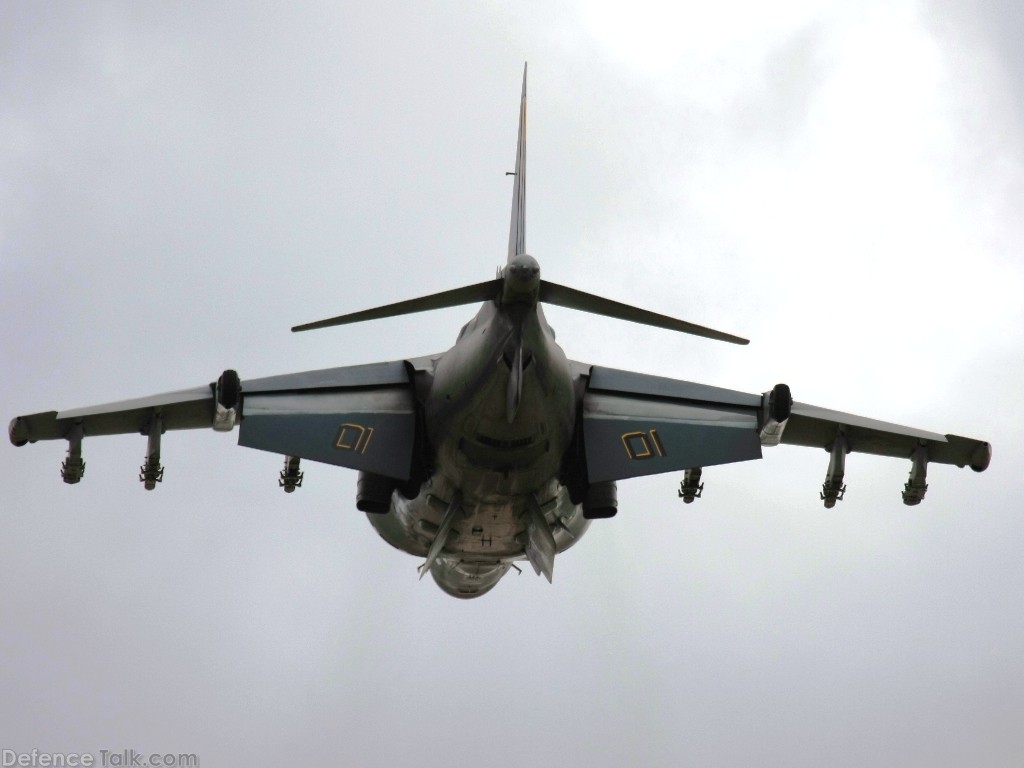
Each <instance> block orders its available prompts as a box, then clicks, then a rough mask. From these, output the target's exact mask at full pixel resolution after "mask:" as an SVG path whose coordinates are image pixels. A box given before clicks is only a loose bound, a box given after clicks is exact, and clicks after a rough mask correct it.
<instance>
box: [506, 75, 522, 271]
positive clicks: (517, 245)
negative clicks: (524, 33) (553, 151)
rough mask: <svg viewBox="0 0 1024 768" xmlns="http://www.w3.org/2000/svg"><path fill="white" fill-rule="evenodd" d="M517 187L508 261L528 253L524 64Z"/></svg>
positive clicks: (517, 151)
mask: <svg viewBox="0 0 1024 768" xmlns="http://www.w3.org/2000/svg"><path fill="white" fill-rule="evenodd" d="M515 179H516V183H515V187H514V188H513V190H512V223H511V225H510V226H509V232H508V260H509V261H510V262H511V261H512V259H513V258H514V257H515V256H516V254H520V253H526V65H525V64H523V95H522V100H521V101H520V102H519V141H518V142H517V143H516V170H515Z"/></svg>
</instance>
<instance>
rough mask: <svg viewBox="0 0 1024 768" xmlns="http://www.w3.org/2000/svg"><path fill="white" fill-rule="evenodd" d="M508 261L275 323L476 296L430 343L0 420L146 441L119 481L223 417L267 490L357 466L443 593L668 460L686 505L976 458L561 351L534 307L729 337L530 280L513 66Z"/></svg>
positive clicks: (835, 487) (70, 474)
mask: <svg viewBox="0 0 1024 768" xmlns="http://www.w3.org/2000/svg"><path fill="white" fill-rule="evenodd" d="M513 175H514V185H513V186H514V189H513V196H512V218H511V226H510V232H509V244H508V259H507V263H506V265H505V267H504V268H503V269H501V270H500V271H499V273H498V276H497V277H496V278H495V279H493V280H488V281H486V282H482V283H477V284H475V285H469V286H465V287H463V288H456V289H454V290H449V291H443V292H441V293H437V294H433V295H430V296H424V297H420V298H416V299H411V300H408V301H401V302H398V303H396V304H390V305H388V306H384V307H377V308H375V309H368V310H365V311H362V312H355V313H351V314H345V315H341V316H339V317H334V318H331V319H328V320H320V321H318V322H313V323H308V324H306V325H300V326H297V327H295V328H293V329H292V330H293V331H308V330H312V329H315V328H327V327H330V326H336V325H343V324H347V323H356V322H362V321H365V320H373V319H377V318H384V317H392V316H395V315H403V314H408V313H412V312H421V311H425V310H429V309H438V308H441V307H452V306H458V305H463V304H475V303H478V302H482V306H481V307H480V309H479V311H478V312H477V313H476V315H475V316H474V317H473V319H472V320H470V321H469V322H468V323H466V325H464V326H463V328H462V330H461V331H460V332H459V335H458V338H457V340H456V342H455V345H454V346H453V347H452V348H451V349H449V350H448V351H447V352H444V353H442V354H439V355H434V356H428V357H421V358H415V359H410V360H397V361H392V362H384V363H372V364H368V365H355V366H345V367H341V368H330V369H326V370H318V371H307V372H303V373H293V374H286V375H282V376H271V377H269V378H260V379H253V380H244V381H242V380H240V379H239V377H238V374H237V373H235V371H232V370H228V371H224V372H223V374H221V375H220V377H219V378H218V379H217V381H215V382H213V383H210V384H207V385H203V386H199V387H196V388H194V389H188V390H183V391H179V392H171V393H167V394H162V395H155V396H152V397H145V398H141V399H137V400H128V401H123V402H118V403H111V404H108V405H101V406H95V407H90V408H79V409H73V410H67V411H48V412H44V413H36V414H32V415H28V416H19V417H17V418H15V419H14V420H13V421H12V422H11V423H10V427H9V434H10V439H11V442H12V443H14V445H17V446H21V445H24V444H26V443H29V442H36V441H37V440H66V441H67V442H68V449H67V457H66V458H65V460H64V462H63V464H62V467H61V474H62V476H63V478H64V482H66V483H77V482H79V481H80V480H81V479H82V476H83V473H84V470H85V463H84V461H83V459H82V442H83V439H84V438H85V437H95V436H100V435H111V434H129V433H139V434H142V435H145V436H146V437H147V439H148V445H147V449H146V456H145V463H144V464H143V465H142V467H141V470H140V474H139V479H140V480H141V481H142V482H143V483H144V485H145V487H146V488H147V489H149V490H152V489H153V488H155V487H156V486H157V484H158V483H160V482H161V481H162V479H163V467H162V466H161V464H160V441H161V436H162V435H163V433H164V432H165V431H167V430H176V429H195V428H211V427H212V428H213V429H214V430H217V431H231V430H232V429H233V428H234V427H235V426H238V428H239V437H238V442H239V444H240V445H244V446H248V447H250V448H258V449H261V450H265V451H271V452H274V453H279V454H283V455H284V457H285V458H284V468H283V469H282V470H281V473H280V477H279V484H280V486H281V487H282V488H283V489H284V490H285V491H287V492H289V493H290V492H293V491H294V490H295V489H296V488H299V487H300V486H301V485H302V480H303V472H302V470H301V468H300V461H301V460H302V459H307V460H311V461H319V462H324V463H327V464H335V465H338V466H342V467H349V468H351V469H355V470H358V471H359V478H358V485H357V493H356V507H357V508H358V509H359V510H361V511H363V512H364V513H366V514H367V517H368V518H369V520H370V522H371V524H372V525H373V526H374V528H376V530H377V532H378V533H379V534H380V535H381V537H382V538H383V539H384V540H385V541H387V542H388V543H389V544H391V545H392V546H394V547H396V548H398V549H400V550H403V551H405V552H408V553H409V554H411V555H415V556H417V557H420V558H422V559H423V562H422V564H421V565H420V567H419V572H420V577H421V578H422V576H423V574H425V573H427V572H429V573H430V574H431V575H432V576H433V578H434V580H435V581H436V583H437V584H438V586H440V587H441V589H442V590H444V591H445V592H447V593H448V594H450V595H453V596H455V597H459V598H472V597H478V596H480V595H483V594H484V593H486V592H488V591H489V590H491V589H492V588H493V587H494V586H495V584H497V583H498V581H499V580H500V579H501V577H502V576H504V575H505V574H506V573H507V572H508V571H509V570H510V569H512V568H516V569H518V566H517V565H516V562H517V561H522V560H527V561H529V563H530V564H531V565H532V566H533V568H534V569H535V570H536V571H537V573H538V574H540V573H542V574H544V576H546V577H547V579H548V580H549V581H550V580H551V577H552V572H553V568H554V559H555V555H556V554H557V553H560V552H562V551H564V550H566V549H568V548H569V547H570V546H572V545H573V544H574V543H575V542H576V541H578V540H579V539H580V537H581V536H583V534H584V533H585V532H586V531H587V528H588V526H589V525H590V522H591V520H593V519H595V518H608V517H612V516H614V515H615V513H616V510H617V506H618V504H617V497H616V481H618V480H624V479H627V478H631V477H638V476H641V475H651V474H656V473H661V472H674V471H680V472H683V473H684V474H683V479H682V482H681V483H680V488H679V496H680V497H681V498H682V500H683V501H684V502H686V503H691V502H693V501H694V500H695V499H697V498H699V497H700V495H701V492H702V490H703V487H704V486H703V484H702V483H701V472H702V469H703V468H704V467H707V466H712V465H718V464H728V463H731V462H737V461H747V460H750V459H759V458H761V450H762V448H763V447H764V446H774V445H778V444H779V443H787V444H792V445H804V446H811V447H817V448H824V449H825V450H826V451H827V452H828V454H829V462H828V470H827V472H826V475H825V482H824V484H823V485H822V489H821V494H820V498H821V500H822V501H823V502H824V504H825V506H826V507H833V506H834V505H835V504H836V502H837V501H839V500H841V499H842V498H843V494H844V493H845V490H846V486H845V485H844V484H843V479H844V472H845V458H846V455H847V454H848V453H850V452H851V451H860V452H864V453H872V454H878V455H882V456H895V457H901V458H904V459H907V460H909V461H910V467H911V468H910V477H909V479H908V481H907V483H906V485H905V486H904V489H903V501H904V503H905V504H909V505H914V504H918V503H920V502H921V500H922V499H923V498H924V495H925V491H926V490H927V487H928V486H927V483H926V472H927V467H928V464H929V463H940V464H955V465H957V466H960V467H963V466H970V467H971V468H972V469H973V470H975V471H977V472H981V471H983V470H984V469H985V468H986V467H987V466H988V464H989V461H990V459H991V455H992V450H991V447H990V446H989V444H988V443H986V442H983V441H980V440H972V439H968V438H964V437H958V436H956V435H941V434H936V433H934V432H927V431H924V430H921V429H913V428H909V427H902V426H898V425H895V424H887V423H884V422H881V421H876V420H873V419H868V418H864V417H862V416H854V415H852V414H847V413H839V412H837V411H831V410H825V409H823V408H818V407H815V406H812V405H806V404H804V403H799V402H793V400H792V398H791V396H790V390H789V387H787V386H786V385H784V384H778V385H776V386H775V387H773V388H772V389H771V390H770V391H767V392H764V393H760V394H747V393H744V392H735V391H732V390H727V389H721V388H718V387H711V386H707V385H704V384H697V383H693V382H689V381H679V380H675V379H669V378H662V377H658V376H650V375H646V374H641V373H634V372H630V371H624V370H617V369H614V368H605V367H603V366H598V365H589V364H584V363H579V362H575V361H572V360H568V359H567V358H566V356H565V353H564V352H563V351H562V349H561V347H559V345H558V344H557V343H556V342H555V334H554V331H552V329H551V327H550V326H549V325H548V324H547V321H546V320H545V318H544V311H543V308H542V305H543V304H545V303H546V304H556V305H559V306H562V307H570V308H573V309H577V310H582V311H585V312H592V313H596V314H600V315H606V316H610V317H613V318H618V319H621V320H629V321H632V322H635V323H643V324H646V325H651V326H656V327H658V328H664V329H668V330H673V331H679V332H682V333H689V334H695V335H697V336H703V337H705V338H709V339H716V340H720V341H726V342H731V343H734V344H746V343H747V340H746V339H742V338H739V337H737V336H732V335H730V334H727V333H722V332H720V331H716V330H712V329H710V328H705V327H703V326H699V325H695V324H693V323H688V322H684V321H682V320H677V319H674V318H671V317H666V316H664V315H660V314H657V313H654V312H650V311H647V310H643V309H640V308H637V307H633V306H629V305H626V304H622V303H619V302H615V301H612V300H609V299H606V298H602V297H599V296H595V295H592V294H587V293H583V292H581V291H577V290H574V289H572V288H568V287H565V286H563V285H559V284H557V283H552V282H548V281H547V280H544V279H542V278H541V274H540V266H539V264H538V263H537V261H536V259H534V258H533V257H532V256H529V255H528V254H527V253H526V248H525V212H526V71H525V68H524V71H523V90H522V97H521V102H520V112H519V138H518V143H517V148H516V163H515V171H514V172H513Z"/></svg>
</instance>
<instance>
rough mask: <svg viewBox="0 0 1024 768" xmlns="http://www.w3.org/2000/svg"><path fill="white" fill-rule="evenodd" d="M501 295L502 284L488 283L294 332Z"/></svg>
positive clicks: (497, 282) (444, 307)
mask: <svg viewBox="0 0 1024 768" xmlns="http://www.w3.org/2000/svg"><path fill="white" fill-rule="evenodd" d="M500 292H501V280H500V279H498V280H488V281H487V282H485V283H476V284H475V285H467V286H464V287H462V288H453V289H452V290H450V291H441V292H440V293H432V294H430V295H429V296H420V297H419V298H417V299H408V300H406V301H398V302H395V303H394V304H387V305H385V306H383V307H374V308H373V309H364V310H362V311H360V312H350V313H349V314H347V315H338V316H337V317H332V318H329V319H327V320H317V321H316V322H313V323H305V324H304V325H296V326H295V327H294V328H292V331H313V330H316V329H317V328H331V327H333V326H335V325H348V324H349V323H361V322H363V321H365V320H380V319H381V318H384V317H397V316H398V315H411V314H413V313H415V312H426V311H428V310H431V309H446V308H448V307H460V306H462V305H463V304H476V303H479V302H481V301H489V300H490V299H493V298H495V297H496V296H498V294H499V293H500Z"/></svg>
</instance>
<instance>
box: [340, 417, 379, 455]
mask: <svg viewBox="0 0 1024 768" xmlns="http://www.w3.org/2000/svg"><path fill="white" fill-rule="evenodd" d="M353 438H355V439H354V441H353ZM371 438H373V427H364V426H363V425H362V424H342V425H341V430H340V431H339V432H338V439H337V440H336V441H335V443H334V446H335V447H336V448H341V449H342V450H343V451H355V452H356V453H366V449H367V448H368V447H369V446H370V440H371Z"/></svg>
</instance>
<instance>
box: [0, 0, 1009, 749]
mask: <svg viewBox="0 0 1024 768" xmlns="http://www.w3.org/2000/svg"><path fill="white" fill-rule="evenodd" d="M370 5H371V4H357V3H351V2H349V3H322V4H319V3H314V2H296V3H287V4H281V5H280V6H279V7H277V8H274V7H271V6H269V5H265V4H264V5H260V4H256V5H253V4H250V3H211V2H195V3H184V2H180V3H159V4H156V3H145V4H143V3H134V2H94V3H37V2H12V1H11V0H8V1H7V2H5V3H3V4H2V5H0V329H2V330H0V354H2V355H3V359H4V360H5V361H6V363H5V366H4V372H3V374H2V378H0V381H2V388H0V404H2V405H3V410H4V411H5V415H4V416H3V418H4V420H6V419H10V418H11V417H13V416H15V415H17V414H21V413H32V412H36V411H41V410H48V409H54V408H70V407H74V406H83V405H89V404H93V403H101V402H107V401H110V400H116V399H121V398H127V397H134V396H141V395H145V394H150V393H154V392H162V391H166V390H172V389H178V388H183V387H191V386H196V385H201V384H204V383H206V382H209V381H212V380H213V379H215V378H216V377H217V376H218V375H219V374H220V372H221V371H222V370H223V369H225V368H228V367H234V368H237V370H238V371H239V373H240V374H241V376H242V378H243V380H244V379H245V378H246V377H256V376H264V375H270V374H274V373H285V372H290V371H299V370H308V369H314V368H321V367H328V366H335V365H348V364H356V363H363V362H371V361H377V360H395V359H402V358H404V357H407V356H418V355H424V354H428V353H433V352H439V351H442V350H444V349H446V348H448V347H449V346H450V345H451V343H452V342H453V341H454V338H455V335H456V333H457V332H458V329H459V327H460V326H461V324H462V323H463V322H465V320H466V319H468V318H469V317H470V316H471V314H472V312H473V311H474V310H473V309H472V308H468V307H467V308H461V309H454V310H445V311H442V312H436V313H431V314H428V315H421V316H415V317H405V318H396V319H390V320H384V321H380V322H377V323H371V324H367V325H364V326H350V327H346V328H338V329H332V330H325V331H319V332H315V333H308V334H301V335H293V334H291V333H289V328H290V326H292V325H294V324H297V323H300V322H305V321H310V320H315V319H319V318H322V317H329V316H333V315H336V314H339V313H341V312H345V311H351V310H356V309H361V308H364V307H368V306H373V305H376V304H383V303H388V302H391V301H396V300H399V299H403V298H409V297H412V296H417V295H421V294H426V293H431V292H434V291H440V290H443V289H446V288H451V287H455V286H460V285H465V284H469V283H474V282H479V281H481V280H485V279H488V278H490V277H492V276H493V274H494V269H495V267H496V266H497V265H499V264H502V263H503V262H504V260H505V250H506V243H507V238H508V211H509V203H510V199H511V180H510V179H509V178H507V177H506V176H505V171H507V170H511V168H512V166H513V164H514V155H515V132H516V120H517V110H518V99H519V88H520V77H521V73H522V66H523V62H524V61H529V71H530V81H529V92H530V97H529V104H530V112H529V123H530V140H529V141H530V143H529V183H528V195H527V224H526V242H527V249H528V251H529V252H530V253H532V254H533V255H534V256H535V257H536V258H537V259H538V260H539V261H540V264H541V266H542V270H543V274H544V276H545V277H546V278H548V279H550V280H553V281H556V282H559V283H565V284H570V285H573V286H575V287H577V288H580V289H583V290H587V291H591V292H595V293H600V294H603V295H607V296H609V297H612V298H615V299H618V300H621V301H627V302H633V303H637V304H640V305H642V306H645V307H647V308H650V309H653V310H655V311H659V312H663V313H667V314H672V315H676V316H679V317H682V318H684V319H687V320H690V321H692V322H696V323H700V324H703V325H710V326H712V327H715V328H720V329H722V330H724V331H727V332H731V333H736V334H740V335H744V336H748V337H750V338H751V340H752V341H751V344H750V346H749V347H742V348H741V347H733V346H730V345H725V344H717V343H714V342H711V341H707V340H704V339H698V338H691V337H686V336H681V335H676V334H672V333H669V332H667V331H661V330H657V329H653V328H644V327H640V326H635V325H631V324H624V323H619V322H615V321H612V320H607V319H602V318H596V317H593V316H589V315H583V314H579V313H575V312H572V311H569V310H561V309H558V308H553V309H551V310H550V311H549V312H548V318H549V320H550V321H551V322H552V324H553V325H554V326H555V327H556V329H557V331H558V338H559V341H560V343H562V345H563V346H564V348H565V350H566V352H567V353H568V354H569V356H570V357H572V358H574V359H577V360H583V361H587V362H591V363H601V364H605V365H611V366H615V367H621V368H629V369H635V370H640V371H644V372H649V373H656V374H659V375H665V376H674V377H678V378H685V379H691V380H696V381H704V382H708V383H711V384H716V385H720V386H726V387H730V388H734V389H740V390H744V391H749V392H760V391H764V390H767V389H769V388H770V387H771V386H772V385H773V384H775V383H776V382H779V381H784V382H786V383H788V384H789V385H790V386H791V387H792V390H793V393H794V397H795V398H796V399H797V400H800V401H803V402H810V403H814V404H817V405H822V406H825V407H830V408H835V409H838V410H844V411H851V412H854V413H861V414H864V415H867V416H872V417H875V418H879V419H883V420H887V421H894V422H897V423H905V424H911V425H914V426H918V427H920V428H923V429H929V430H934V431H938V432H943V433H954V434H961V435H965V436H969V437H976V438H980V439H986V440H989V441H991V443H992V444H993V446H994V458H993V462H992V467H991V469H990V470H989V471H988V472H986V473H984V474H980V475H978V474H975V473H973V472H971V471H970V470H959V469H956V468H955V467H947V466H935V467H932V468H931V470H930V472H929V477H928V481H929V490H928V496H927V498H926V500H925V502H924V503H923V504H922V505H921V506H920V507H917V508H907V507H904V506H903V504H902V503H901V500H900V491H901V489H902V484H903V483H904V482H905V480H906V475H907V471H908V469H909V463H908V462H904V461H895V460H885V459H879V458H874V457H865V456H861V455H852V456H850V457H849V459H848V462H847V476H846V479H847V483H848V487H849V490H848V492H847V497H846V499H845V500H844V501H842V502H841V503H840V504H839V505H837V507H836V508H835V509H834V510H830V511H826V510H824V509H823V507H822V505H821V502H820V501H819V499H818V491H819V489H820V486H821V482H822V480H823V479H824V474H825V468H826V465H827V459H828V457H827V454H825V453H824V452H822V451H814V450H809V449H799V448H793V447H785V446H784V447H779V448H775V449H772V450H767V451H766V455H765V459H764V460H763V461H761V462H752V463H749V464H743V465H733V466H728V467H717V468H712V469H708V470H706V471H705V474H704V480H705V483H706V488H705V492H704V498H702V499H701V500H700V501H698V502H697V503H695V504H693V505H690V506H684V505H683V504H682V503H681V502H680V500H679V499H678V498H677V497H676V486H677V484H678V481H679V480H680V479H681V478H680V477H678V476H673V475H663V476H656V477H652V478H646V479H639V480H634V481H629V482H623V483H621V484H620V486H619V500H620V512H619V515H618V516H617V517H616V518H615V519H612V520H605V521H597V522H596V523H595V524H594V525H593V526H592V527H591V529H590V532H589V534H588V535H587V537H586V538H585V539H584V540H583V541H582V542H581V543H580V545H579V546H578V547H576V548H574V549H573V550H571V551H570V552H567V553H565V554H564V555H561V556H559V558H558V560H557V563H556V567H555V578H554V583H553V584H552V585H549V584H547V582H546V581H545V580H543V579H540V578H536V577H535V576H533V575H532V573H530V571H529V570H527V572H525V573H524V574H523V575H521V576H516V575H515V574H512V575H510V576H508V577H506V578H505V579H504V580H503V581H502V583H501V584H499V585H498V587H496V588H495V590H494V591H493V592H491V593H490V594H488V595H487V596H485V597H483V598H480V599H478V600H474V601H469V602H462V601H457V600H453V599H452V598H449V597H447V596H446V595H444V594H443V593H442V592H441V591H440V590H439V589H437V588H436V587H435V586H434V585H433V584H432V583H431V582H430V580H429V579H427V580H424V581H423V582H420V581H418V580H417V574H416V566H417V565H418V564H419V563H418V561H417V560H416V559H415V558H411V557H409V556H407V555H404V554H402V553H400V552H398V551H396V550H392V549H391V548H390V547H388V546H387V545H386V544H385V543H384V542H383V541H381V540H380V539H379V537H378V536H377V534H376V533H375V532H374V530H373V529H372V528H371V526H370V525H369V524H368V522H367V521H366V519H365V516H364V515H363V514H362V513H359V512H357V511H356V509H355V505H354V495H355V473H354V472H349V471H347V470H342V469H338V468H333V467H328V466H325V465H316V464H310V465H308V466H306V482H305V486H304V487H303V488H302V489H300V490H299V491H298V492H296V493H295V494H292V495H286V494H284V493H282V492H281V491H280V490H279V489H278V487H277V472H278V471H279V469H280V463H281V462H280V457H278V456H275V455H272V454H269V453H262V452H257V451H250V450H247V449H242V448H239V447H237V446H236V445H235V440H236V439H237V433H235V434H233V435H223V434H216V433H213V432H208V431H196V432H186V433H173V434H168V435H167V436H166V437H165V440H164V451H163V454H164V461H165V464H166V467H167V470H166V477H165V481H164V483H163V484H162V486H160V487H159V488H158V490H156V491H155V492H152V493H147V492H146V491H144V490H143V488H142V485H141V484H140V483H139V482H138V480H137V472H138V470H137V468H138V466H139V464H140V463H141V461H142V457H143V453H144V450H145V440H144V438H142V437H132V436H126V437H116V438H104V439H96V440H86V442H85V446H84V455H85V459H86V462H87V465H88V468H87V471H86V475H85V478H84V480H83V482H82V483H81V484H80V485H78V486H65V485H64V484H63V483H62V482H61V481H60V477H59V474H58V468H59V465H60V462H61V459H62V457H63V453H64V445H63V444H61V443H40V444H37V445H34V446H29V447H26V448H23V449H19V450H15V449H14V448H12V447H9V446H7V447H5V448H4V447H0V487H2V490H0V748H4V749H14V750H18V751H28V750H31V749H32V748H38V749H40V750H42V751H46V752H59V751H76V752H93V753H94V754H97V755H98V752H99V750H101V749H107V750H119V749H125V748H134V749H136V750H139V751H143V752H152V751H160V752H193V753H198V754H199V755H200V757H201V760H202V765H205V766H220V765H225V766H230V765H251V766H278V765H304V764H306V765H308V764H321V763H322V764H340V765H352V766H354V765H365V766H394V765H405V764H408V765H416V766H419V767H421V768H429V767H432V766H449V765H453V764H460V765H472V764H477V765H495V766H499V765H509V766H511V765H529V766H533V767H535V768H543V767H545V766H556V765H557V766H564V765H590V766H619V765H625V764H635V765H673V766H691V765H692V766H750V765H760V766H786V767H787V768H791V767H793V766H822V765H829V766H850V767H853V766H858V767H860V766H867V765H870V766H901V767H903V766H918V765H920V766H925V765H927V766H964V765H978V766H987V767H1001V766H1008V767H1009V766H1014V767H1019V766H1020V764H1021V759H1022V756H1024V730H1022V729H1021V723H1022V722H1024V653H1022V652H1024V612H1022V610H1021V608H1022V599H1024V557H1022V555H1021V552H1022V551H1024V525H1022V518H1021V514H1020V512H1021V499H1022V491H1024V481H1022V480H1021V466H1022V465H1024V448H1022V443H1024V430H1022V419H1021V415H1020V414H1021V392H1022V389H1024V387H1022V384H1024V311H1022V309H1021V300H1022V296H1024V257H1022V246H1024V223H1022V218H1021V210H1024V106H1022V105H1024V59H1022V58H1021V54H1020V39H1021V37H1022V35H1024V10H1022V9H1021V7H1020V6H1019V4H1017V3H1014V2H1011V1H1010V0H989V1H988V2H970V3H969V2H965V1H963V0H959V1H958V0H933V1H932V2H923V1H922V2H909V0H896V1H895V2H893V1H890V0H886V1H885V2H881V1H880V0H879V1H878V2H872V1H870V0H868V1H862V0H858V1H857V2H853V1H852V0H851V2H812V0H780V2H775V3H770V4H765V3H755V2H742V1H741V0H729V1H723V2H718V3H714V4H709V3H685V4H683V3H677V4H672V5H671V7H670V6H669V4H664V5H663V4H662V3H657V2H649V1H647V0H634V1H633V2H630V3H628V4H623V6H619V5H618V4H612V3H596V2H595V3H579V4H572V3H568V4H559V5H558V6H557V8H556V9H554V10H553V9H552V4H550V3H542V2H520V3H516V4H514V6H511V5H510V6H508V7H506V6H505V5H504V4H500V5H499V4H488V5H485V4H482V3H477V2H447V3H415V2H408V3H398V2H395V3H384V4H380V7H379V8H376V7H375V9H374V10H369V7H370Z"/></svg>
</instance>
